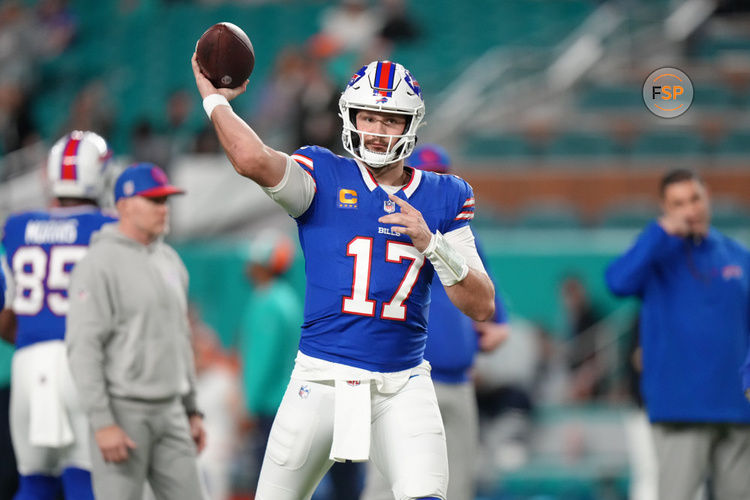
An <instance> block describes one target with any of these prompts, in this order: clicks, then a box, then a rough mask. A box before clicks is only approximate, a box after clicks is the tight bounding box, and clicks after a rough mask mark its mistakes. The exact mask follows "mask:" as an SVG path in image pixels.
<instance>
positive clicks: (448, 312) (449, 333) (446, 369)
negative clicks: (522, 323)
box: [361, 144, 510, 500]
mask: <svg viewBox="0 0 750 500" xmlns="http://www.w3.org/2000/svg"><path fill="white" fill-rule="evenodd" d="M408 164H409V166H411V167H414V168H418V169H420V170H427V171H431V172H437V173H439V174H448V173H449V172H450V165H451V161H450V157H449V156H448V154H447V153H446V152H445V150H444V149H443V148H441V147H440V146H437V145H434V144H425V145H423V146H420V147H417V148H415V149H414V152H413V153H412V155H411V157H409V160H408ZM475 242H476V245H477V250H478V252H479V256H480V257H481V258H482V261H483V262H484V265H485V268H487V260H486V258H485V256H484V254H483V253H482V249H481V246H480V244H479V241H478V239H477V240H475ZM496 289H497V287H496ZM427 325H428V326H427V346H426V347H425V352H424V357H425V359H426V360H427V361H429V362H430V365H431V366H432V372H431V373H432V380H433V384H434V385H435V394H436V395H437V400H438V406H439V407H440V414H441V416H442V419H443V425H444V426H445V439H446V446H447V448H448V472H449V481H448V496H447V498H449V499H450V500H474V498H475V490H476V457H477V456H478V454H479V417H478V414H477V400H476V395H475V391H474V383H473V381H472V379H471V368H472V366H473V365H474V357H475V355H476V353H477V352H478V351H480V350H482V351H491V350H493V349H495V348H497V347H498V346H500V345H501V344H502V343H503V341H504V340H505V339H506V338H507V337H508V335H509V330H510V328H509V325H508V316H507V312H506V309H505V307H504V306H503V303H502V301H501V298H500V294H499V293H495V316H494V318H493V319H491V320H490V321H484V322H481V323H476V322H474V321H472V320H471V318H469V317H468V316H466V315H465V314H463V313H462V312H461V311H460V310H458V308H456V306H454V305H453V304H452V303H451V302H450V299H449V298H448V295H447V294H446V293H445V290H444V289H443V287H440V286H434V287H433V288H432V302H431V303H430V315H429V319H428V322H427ZM361 499H362V500H392V499H393V493H392V492H391V489H390V487H389V486H388V483H387V482H386V480H385V479H384V478H383V476H382V474H380V473H379V472H378V470H377V469H376V467H375V466H374V465H373V464H372V462H370V463H369V464H368V467H367V478H366V482H365V490H364V492H363V495H362V497H361Z"/></svg>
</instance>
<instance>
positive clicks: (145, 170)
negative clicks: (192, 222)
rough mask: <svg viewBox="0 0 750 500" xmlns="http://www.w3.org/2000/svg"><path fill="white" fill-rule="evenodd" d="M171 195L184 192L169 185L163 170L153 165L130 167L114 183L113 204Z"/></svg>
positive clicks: (144, 164)
mask: <svg viewBox="0 0 750 500" xmlns="http://www.w3.org/2000/svg"><path fill="white" fill-rule="evenodd" d="M173 194H185V191H183V190H182V189H180V188H178V187H175V186H172V185H171V184H169V179H167V174H165V173H164V170H162V169H161V168H159V167H158V166H156V165H154V164H153V163H135V164H133V165H130V166H129V167H128V168H126V169H125V170H123V171H122V173H121V174H120V177H118V178H117V182H115V202H117V201H119V200H120V199H121V198H132V197H133V196H143V197H145V198H160V197H162V196H170V195H173Z"/></svg>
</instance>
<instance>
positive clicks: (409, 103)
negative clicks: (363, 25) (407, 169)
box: [339, 61, 425, 168]
mask: <svg viewBox="0 0 750 500" xmlns="http://www.w3.org/2000/svg"><path fill="white" fill-rule="evenodd" d="M361 109H366V110H369V111H379V112H386V113H398V114H402V115H407V116H408V120H407V124H406V129H405V130H404V133H403V134H401V135H389V134H367V135H376V136H382V137H387V138H388V141H389V142H388V149H387V150H386V152H385V153H379V152H376V151H370V150H368V149H366V148H365V146H364V144H363V143H362V140H361V136H360V133H359V132H358V131H357V126H356V119H355V117H356V114H357V110H361ZM339 110H340V114H339V116H341V119H342V120H343V121H344V129H343V131H342V133H341V140H342V141H343V143H344V148H345V149H346V150H347V151H349V153H351V154H352V155H354V157H355V158H359V159H360V160H362V161H363V162H365V163H366V164H368V165H369V166H371V167H374V168H380V167H383V166H385V165H389V164H391V163H393V162H396V161H398V160H401V159H404V158H406V157H408V156H409V155H410V154H411V152H412V151H413V150H414V144H416V142H417V128H418V127H419V125H420V124H421V123H422V119H423V118H424V114H425V107H424V100H423V99H422V89H421V88H420V87H419V84H418V83H417V81H416V80H415V79H414V77H412V76H411V73H409V71H408V70H407V69H406V68H404V67H403V66H402V65H400V64H398V63H395V62H391V61H374V62H371V63H370V64H368V65H367V66H362V68H360V70H359V71H357V72H356V73H355V74H354V76H352V78H351V80H349V83H348V84H347V86H346V89H345V90H344V92H343V93H342V94H341V98H340V99H339Z"/></svg>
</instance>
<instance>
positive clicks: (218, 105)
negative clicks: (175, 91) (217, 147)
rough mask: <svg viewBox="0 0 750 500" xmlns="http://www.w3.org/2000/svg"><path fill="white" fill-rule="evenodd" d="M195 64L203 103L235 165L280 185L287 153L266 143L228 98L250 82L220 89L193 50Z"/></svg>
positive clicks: (264, 183)
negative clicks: (207, 76) (209, 77)
mask: <svg viewBox="0 0 750 500" xmlns="http://www.w3.org/2000/svg"><path fill="white" fill-rule="evenodd" d="M192 64H193V74H194V75H195V84H196V86H197V87H198V91H199V92H200V94H201V97H202V98H203V107H204V109H205V110H206V113H207V114H208V116H209V118H210V119H211V121H212V122H213V124H214V128H215V129H216V135H217V136H218V137H219V141H220V142H221V145H222V146H223V147H224V151H225V152H226V155H227V157H228V158H229V161H230V162H232V165H233V166H234V169H235V170H236V171H237V173H239V174H240V175H242V176H244V177H247V178H249V179H252V180H253V181H255V182H257V183H258V184H260V185H261V186H263V187H272V186H275V185H277V184H278V183H279V182H281V180H282V178H283V177H284V171H285V169H286V164H287V157H286V155H284V154H283V153H281V152H279V151H276V150H275V149H273V148H270V147H268V146H266V145H265V144H264V143H263V141H262V140H261V138H260V137H258V134H256V133H255V131H254V130H253V129H252V128H250V126H249V125H248V124H247V123H245V121H244V120H243V119H242V118H240V117H239V116H237V114H236V113H235V112H234V111H232V107H231V106H230V105H229V101H231V100H232V99H234V98H235V97H237V96H238V95H240V94H242V93H243V92H245V90H246V89H247V84H248V82H247V81H245V82H244V83H243V84H242V85H240V86H239V87H235V88H233V89H225V88H221V89H217V88H216V87H214V85H213V84H212V83H211V82H210V81H209V80H208V78H206V77H205V76H204V75H203V74H202V73H201V71H200V68H199V67H198V62H197V59H196V54H193V58H192Z"/></svg>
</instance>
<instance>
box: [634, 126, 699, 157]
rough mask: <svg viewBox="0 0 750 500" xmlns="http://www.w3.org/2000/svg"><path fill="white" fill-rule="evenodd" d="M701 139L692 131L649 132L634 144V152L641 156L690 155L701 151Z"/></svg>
mask: <svg viewBox="0 0 750 500" xmlns="http://www.w3.org/2000/svg"><path fill="white" fill-rule="evenodd" d="M701 144H702V143H701V139H700V137H699V136H697V135H695V134H693V133H691V132H683V131H673V132H671V131H670V132H648V133H645V134H643V135H642V136H641V137H639V138H638V139H637V140H636V141H635V144H634V145H633V153H634V154H635V155H641V156H689V155H695V154H700V153H701V148H702V145H701Z"/></svg>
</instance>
